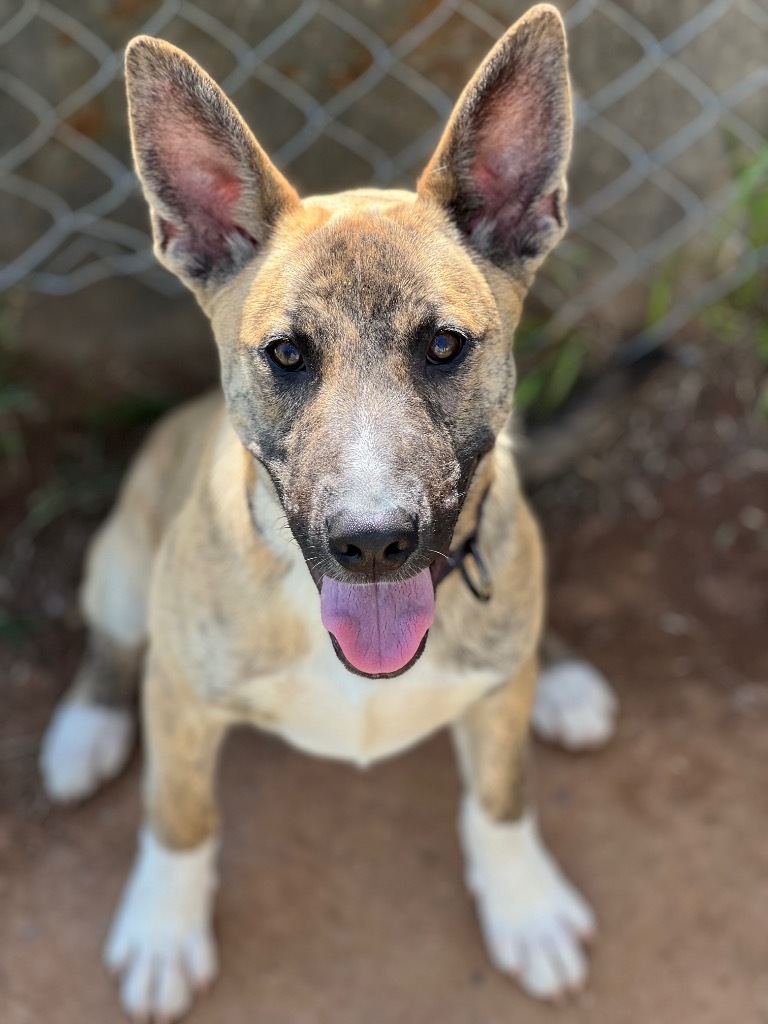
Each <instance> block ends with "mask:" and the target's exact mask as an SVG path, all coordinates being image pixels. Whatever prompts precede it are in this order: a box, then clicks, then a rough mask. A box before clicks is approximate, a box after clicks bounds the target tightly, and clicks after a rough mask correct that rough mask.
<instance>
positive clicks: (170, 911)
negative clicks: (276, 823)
mask: <svg viewBox="0 0 768 1024" xmlns="http://www.w3.org/2000/svg"><path fill="white" fill-rule="evenodd" d="M215 853H216V843H215V841H214V840H208V841H206V842H205V843H203V844H202V845H201V846H200V847H198V848H196V849H193V850H189V851H172V850H168V849H165V848H163V847H161V846H160V844H159V843H158V842H157V841H156V840H155V839H154V838H153V836H152V835H151V833H149V832H145V833H144V834H143V836H142V845H141V851H140V855H139V859H138V861H137V864H136V866H135V868H134V871H133V875H132V876H131V879H130V881H129V883H128V886H127V888H126V891H125V895H124V897H123V902H122V903H121V905H120V909H119V911H118V913H117V916H116V918H115V921H114V924H113V926H112V930H111V932H110V936H109V939H108V941H107V946H106V949H105V951H104V960H105V962H106V964H107V966H108V967H109V969H110V970H111V971H112V972H113V973H115V974H116V975H118V977H119V978H120V998H121V1000H122V1004H123V1008H124V1009H125V1011H126V1012H127V1013H128V1014H129V1016H131V1017H133V1018H134V1019H135V1020H141V1021H152V1022H154V1024H170V1022H171V1021H175V1020H178V1019H179V1018H180V1017H182V1016H183V1015H184V1014H185V1013H186V1012H187V1010H188V1009H189V1008H190V1006H191V1005H192V1002H193V1000H194V997H195V995H196V994H197V993H198V992H202V991H204V990H205V989H207V988H208V987H209V986H210V984H211V983H212V981H213V980H214V978H215V976H216V971H217V960H216V946H215V943H214V939H213V933H212V930H211V925H210V921H211V912H212V897H213V890H214V887H215V867H214V860H215Z"/></svg>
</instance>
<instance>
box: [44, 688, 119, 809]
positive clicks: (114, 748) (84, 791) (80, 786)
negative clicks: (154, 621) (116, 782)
mask: <svg viewBox="0 0 768 1024" xmlns="http://www.w3.org/2000/svg"><path fill="white" fill-rule="evenodd" d="M134 734H135V722H134V716H133V713H132V712H131V711H128V710H126V709H122V708H109V707H101V706H99V705H96V704H86V703H84V702H77V701H65V702H63V703H62V704H61V705H59V707H58V708H57V710H56V712H55V714H54V716H53V718H52V720H51V724H50V725H49V726H48V729H47V730H46V733H45V736H44V737H43V744H42V748H41V751H40V772H41V774H42V778H43V785H44V787H45V791H46V793H47V794H48V796H49V797H50V798H51V800H55V801H57V802H59V803H73V802H76V801H78V800H84V799H85V798H86V797H89V796H91V794H92V793H94V792H95V791H96V790H97V789H98V788H99V786H101V785H102V784H103V783H104V782H107V781H108V780H109V779H112V778H114V777H115V776H116V775H117V774H118V773H119V772H120V771H121V770H122V769H123V767H124V766H125V763H126V761H127V760H128V758H129V756H130V753H131V748H132V746H133V739H134Z"/></svg>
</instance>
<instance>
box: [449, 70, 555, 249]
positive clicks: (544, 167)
mask: <svg viewBox="0 0 768 1024" xmlns="http://www.w3.org/2000/svg"><path fill="white" fill-rule="evenodd" d="M551 117H552V112H551V109H550V105H549V103H548V101H547V97H546V95H540V94H539V92H538V91H537V90H536V89H533V88H528V89H521V88H520V86H519V85H518V86H517V87H516V88H515V90H514V92H513V93H512V94H506V95H501V96H498V97H496V98H495V100H494V101H492V103H491V109H490V110H489V111H488V112H487V113H486V116H485V118H484V120H483V124H482V127H481V128H480V130H479V132H478V135H477V137H476V139H475V147H474V148H475V155H474V159H473V161H472V163H471V165H470V175H471V177H472V179H473V181H474V183H475V186H476V188H477V191H478V193H479V196H480V199H481V207H480V209H479V210H478V211H477V212H476V214H475V215H474V216H473V217H472V219H471V221H470V224H469V229H470V231H471V232H474V231H483V232H485V233H488V232H489V231H490V232H492V235H493V237H494V238H495V240H496V243H497V244H500V245H501V246H509V247H510V248H512V247H514V246H515V243H516V242H520V241H521V240H522V241H523V242H524V240H525V237H526V236H531V235H535V234H536V233H537V232H538V231H539V230H541V228H542V227H543V223H542V222H543V220H545V219H548V218H551V217H556V216H557V203H556V200H555V196H554V194H553V193H552V192H551V191H549V192H548V191H545V189H546V186H547V183H548V182H549V180H551V177H552V174H553V171H554V169H555V166H556V164H557V163H558V162H559V160H560V155H559V151H558V148H557V147H558V142H559V140H557V139H553V138H552V131H551V127H552V124H551Z"/></svg>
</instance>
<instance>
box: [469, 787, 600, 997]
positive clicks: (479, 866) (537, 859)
mask: <svg viewBox="0 0 768 1024" xmlns="http://www.w3.org/2000/svg"><path fill="white" fill-rule="evenodd" d="M459 831H460V834H461V839H462V844H463V847H464V854H465V857H466V861H467V885H468V886H469V888H470V889H471V890H472V892H473V893H474V895H475V899H476V901H477V909H478V913H479V916H480V924H481V926H482V930H483V936H484V938H485V944H486V947H487V949H488V954H489V956H490V958H491V960H492V961H493V963H494V965H495V966H496V967H497V968H499V970H502V971H505V972H507V973H509V974H513V975H514V976H515V977H516V978H517V979H518V980H519V982H520V984H521V986H522V988H523V989H524V990H525V991H526V992H527V993H528V994H529V995H531V996H535V997H536V998H538V999H558V998H559V997H561V996H562V995H564V994H565V993H567V992H576V991H578V990H579V989H581V988H582V986H583V985H584V982H585V980H586V977H587V961H586V957H585V955H584V952H583V950H582V942H583V941H586V940H589V939H591V938H592V937H593V935H594V932H595V918H594V915H593V913H592V911H591V909H590V908H589V906H588V905H587V903H586V902H585V901H584V899H583V898H582V897H581V896H580V895H579V893H578V892H577V891H576V890H575V889H574V888H573V886H572V885H571V884H570V882H568V881H567V879H566V878H564V876H563V875H562V873H561V872H560V870H559V868H558V867H557V865H556V864H555V862H554V860H553V859H552V857H551V856H550V855H549V853H548V852H547V850H546V849H545V848H544V845H543V844H542V842H541V839H540V838H539V835H538V831H537V829H536V824H535V822H534V820H533V818H532V817H530V816H526V817H525V818H523V819H522V820H521V821H519V822H515V823H513V824H509V823H501V824H497V823H496V822H493V821H491V820H490V819H489V818H488V817H487V816H486V815H485V813H484V812H483V810H482V809H481V808H480V806H479V805H478V804H477V802H476V801H475V800H474V798H472V797H466V798H465V800H464V804H463V807H462V811H461V816H460V819H459Z"/></svg>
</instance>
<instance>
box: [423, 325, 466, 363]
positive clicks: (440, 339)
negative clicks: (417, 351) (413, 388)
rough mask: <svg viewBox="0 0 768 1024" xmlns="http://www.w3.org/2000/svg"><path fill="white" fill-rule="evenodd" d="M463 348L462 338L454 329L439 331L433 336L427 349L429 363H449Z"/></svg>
mask: <svg viewBox="0 0 768 1024" xmlns="http://www.w3.org/2000/svg"><path fill="white" fill-rule="evenodd" d="M463 348H464V339H463V338H462V336H461V335H460V334H456V332H455V331H440V332H439V333H438V334H436V335H435V336H434V338H433V339H432V341H430V343H429V348H428V349H427V360H428V361H429V362H430V363H450V362H452V360H454V359H455V358H456V356H458V354H459V353H460V352H461V350H462V349H463Z"/></svg>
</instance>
